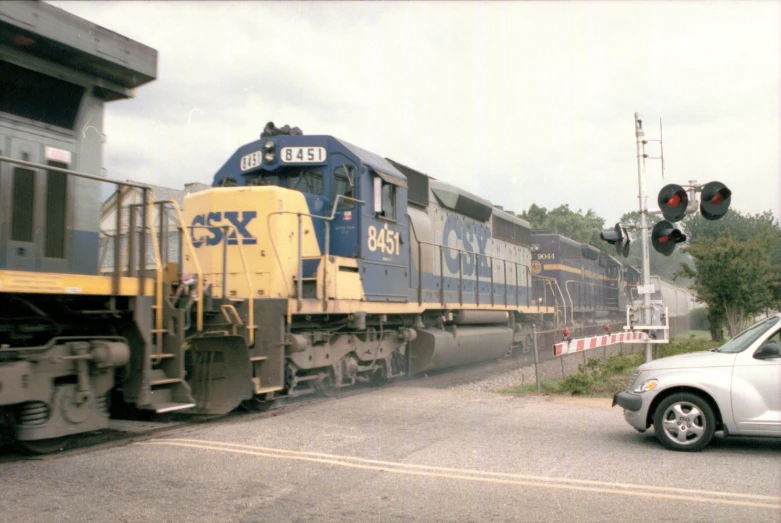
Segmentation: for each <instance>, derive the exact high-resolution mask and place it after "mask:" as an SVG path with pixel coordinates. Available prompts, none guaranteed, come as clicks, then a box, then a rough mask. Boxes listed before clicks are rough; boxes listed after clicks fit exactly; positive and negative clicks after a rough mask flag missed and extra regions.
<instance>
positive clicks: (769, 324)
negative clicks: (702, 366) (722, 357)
mask: <svg viewBox="0 0 781 523" xmlns="http://www.w3.org/2000/svg"><path fill="white" fill-rule="evenodd" d="M778 321H779V318H778V316H774V317H772V318H768V319H767V320H764V321H760V322H759V323H756V324H754V325H752V326H751V327H749V328H748V329H746V330H744V331H743V332H741V333H740V334H738V335H737V336H735V337H734V338H732V339H731V340H729V341H728V342H727V343H725V344H724V345H722V346H721V347H719V348H718V352H726V353H730V354H734V353H737V352H741V351H744V350H746V349H747V348H748V347H749V346H750V345H751V344H752V343H754V342H755V341H757V339H758V338H759V337H760V336H762V335H763V334H764V333H766V332H767V331H769V330H770V329H772V328H773V327H775V326H776V325H777V324H778Z"/></svg>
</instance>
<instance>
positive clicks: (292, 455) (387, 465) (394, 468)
mask: <svg viewBox="0 0 781 523" xmlns="http://www.w3.org/2000/svg"><path fill="white" fill-rule="evenodd" d="M198 443H209V444H208V445H203V444H198ZM137 445H168V446H175V447H189V448H196V449H203V450H214V451H217V452H228V453H232V454H244V455H249V456H260V457H267V458H275V459H287V460H294V461H309V462H313V463H325V464H329V465H338V466H341V467H347V468H354V469H363V470H378V471H384V472H393V473H396V474H407V475H413V476H428V477H439V478H448V479H462V480H467V481H481V482H485V483H498V484H505V485H522V486H528V487H541V488H552V489H560V490H578V491H585V492H598V493H602V494H621V495H626V496H638V497H646V498H659V499H676V500H681V501H695V502H703V503H708V502H710V503H717V504H722V505H740V506H746V507H755V508H769V509H776V510H779V509H781V504H771V503H758V502H752V501H740V500H732V499H718V498H714V497H697V496H684V495H679V494H663V493H657V492H647V490H650V488H649V487H648V486H646V485H637V486H633V487H632V488H638V489H642V490H621V489H619V488H600V487H596V486H588V487H587V486H579V485H566V484H557V483H556V482H557V481H558V482H567V483H589V484H599V485H604V486H611V487H620V488H626V487H627V486H628V485H622V484H619V483H607V482H596V481H595V482H590V481H588V480H572V479H568V478H545V479H544V481H521V480H518V479H501V478H500V477H490V476H504V477H519V478H523V477H529V478H535V479H536V477H535V476H523V475H513V474H506V475H505V474H504V473H498V472H484V471H478V470H461V469H447V468H444V467H429V466H426V465H409V464H405V463H393V462H382V461H376V460H364V459H362V458H354V457H351V456H332V457H333V458H336V459H327V458H324V457H320V458H318V457H312V456H331V455H329V454H318V453H305V452H296V451H286V450H281V449H267V448H264V447H251V446H248V445H237V444H225V443H221V442H209V441H203V440H187V439H170V440H150V441H146V442H140V443H137ZM216 445H220V446H216ZM228 445H230V446H234V447H243V448H229V447H228ZM245 449H247V450H245ZM249 449H264V451H259V450H249ZM348 460H354V461H362V462H365V463H376V464H372V465H369V464H366V465H364V464H362V463H350V462H348ZM415 469H427V470H415ZM435 470H442V471H448V470H452V471H454V472H459V473H445V472H435ZM465 473H466V474H475V475H466V474H465ZM540 479H543V478H540ZM656 488H657V489H664V490H674V491H678V492H685V490H684V489H672V488H667V489H665V487H656ZM643 490H645V492H644V491H643ZM694 492H698V493H703V494H705V493H707V494H709V495H715V496H733V497H745V498H760V499H770V500H775V499H779V498H776V497H774V496H755V495H750V494H740V493H724V492H708V491H694Z"/></svg>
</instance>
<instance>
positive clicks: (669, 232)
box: [651, 220, 686, 256]
mask: <svg viewBox="0 0 781 523" xmlns="http://www.w3.org/2000/svg"><path fill="white" fill-rule="evenodd" d="M685 241H686V235H685V234H683V233H682V232H681V231H679V230H678V229H676V228H675V226H674V225H673V224H672V223H670V222H668V221H667V220H662V221H660V222H659V223H657V224H656V225H654V229H653V231H651V242H652V243H653V245H654V250H656V252H658V253H661V254H664V255H665V256H669V255H671V254H672V253H673V251H674V250H675V244H676V243H681V242H685Z"/></svg>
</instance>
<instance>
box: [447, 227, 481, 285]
mask: <svg viewBox="0 0 781 523" xmlns="http://www.w3.org/2000/svg"><path fill="white" fill-rule="evenodd" d="M451 234H455V237H456V242H457V241H458V240H460V241H461V243H462V244H463V246H464V250H465V251H466V252H470V253H471V252H475V249H474V247H477V252H478V254H481V255H483V256H477V259H478V262H477V266H478V272H479V275H480V276H481V277H490V276H491V267H490V266H489V265H488V259H487V258H486V257H485V256H484V255H485V247H486V245H487V244H488V239H489V238H490V237H491V229H490V228H489V227H485V226H483V225H479V224H476V223H468V222H465V221H464V220H462V219H459V217H458V216H456V215H454V214H451V215H450V216H448V217H447V220H446V221H445V229H444V232H443V233H442V243H443V244H444V245H451V243H450V242H449V239H450V235H451ZM472 242H474V243H475V245H474V247H473V246H472ZM456 245H458V244H457V243H456ZM444 254H445V265H447V268H448V270H449V271H450V272H451V273H456V274H458V272H459V264H458V250H456V249H445V253H444ZM474 271H475V257H474V256H472V255H464V256H463V258H462V260H461V272H462V273H463V274H464V276H471V275H472V274H474Z"/></svg>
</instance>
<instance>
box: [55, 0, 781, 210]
mask: <svg viewBox="0 0 781 523" xmlns="http://www.w3.org/2000/svg"><path fill="white" fill-rule="evenodd" d="M50 3H52V4H54V5H56V6H58V7H60V8H62V9H64V10H66V11H69V12H71V13H73V14H76V15H78V16H81V17H83V18H86V19H88V20H90V21H92V22H94V23H96V24H99V25H102V26H104V27H106V28H108V29H111V30H113V31H117V32H119V33H120V34H122V35H125V36H127V37H130V38H132V39H134V40H137V41H139V42H141V43H143V44H145V45H148V46H150V47H153V48H155V49H157V51H158V53H159V54H158V78H157V80H156V81H154V82H152V83H151V84H148V85H146V86H143V87H141V88H139V89H138V90H137V91H136V98H135V99H133V100H128V101H120V102H112V103H110V104H108V106H107V111H106V117H105V120H104V122H103V127H104V128H103V132H104V133H105V134H106V135H107V142H106V146H105V151H104V165H105V167H106V169H107V170H108V173H109V176H110V177H112V178H120V179H133V180H139V181H143V182H147V183H153V184H158V185H165V186H169V187H177V188H181V187H182V185H183V184H184V183H187V182H205V183H210V182H211V179H212V176H213V175H214V173H215V171H217V169H218V168H219V167H220V166H221V165H222V164H223V163H224V162H225V160H226V159H227V158H228V157H229V156H230V155H231V154H232V153H233V152H234V150H235V149H237V148H238V147H239V146H240V145H242V144H245V143H247V142H250V141H253V140H255V139H257V138H258V136H259V134H260V131H261V130H262V128H263V126H264V125H265V123H266V122H268V121H274V122H275V123H276V124H277V125H278V126H281V125H283V124H290V125H295V126H299V127H301V129H302V130H303V131H304V133H305V134H330V135H334V136H337V137H339V138H342V139H344V140H346V141H348V142H352V143H354V144H355V145H359V146H361V147H363V148H365V149H368V150H370V151H372V152H375V153H377V154H380V155H381V156H383V157H388V158H392V159H394V160H396V161H399V162H401V163H404V164H407V165H409V166H411V167H414V168H416V169H418V170H420V171H422V172H425V173H427V174H429V175H431V176H434V177H435V178H439V179H442V180H445V181H448V182H451V183H453V184H456V185H458V186H461V187H463V188H465V189H467V190H469V191H472V192H474V193H476V194H478V195H480V196H483V197H486V198H488V199H489V200H491V201H492V202H493V203H494V204H498V205H503V206H504V207H505V208H509V209H511V210H515V211H522V210H525V209H528V207H529V206H530V205H531V204H532V203H536V204H537V205H541V206H544V207H547V208H548V209H551V208H553V207H556V206H558V205H561V204H569V205H570V207H571V208H573V209H574V210H578V209H582V210H584V211H585V210H586V209H589V208H591V209H593V210H594V211H595V212H596V213H597V214H599V215H600V216H601V217H603V218H605V219H606V220H607V222H608V224H611V223H613V222H615V221H617V220H618V218H619V217H620V216H621V215H622V214H623V213H624V212H628V211H631V210H637V208H638V200H637V191H638V183H637V163H636V156H635V155H636V151H635V135H634V123H633V114H634V113H635V112H640V113H642V114H643V116H644V120H645V127H646V136H647V138H649V139H658V138H659V119H660V118H661V119H662V120H663V124H664V155H665V160H666V162H665V168H666V170H665V177H664V179H662V176H661V165H660V162H658V161H649V162H648V163H647V173H648V176H647V192H648V195H649V198H648V200H649V204H650V205H651V206H652V207H656V195H657V193H658V191H659V189H661V187H662V186H664V185H665V184H667V183H687V182H688V181H689V180H697V181H698V182H700V183H705V182H708V181H712V180H718V181H721V182H723V183H725V184H727V185H728V186H729V187H730V188H731V189H732V190H733V197H732V205H733V208H735V209H738V210H740V211H741V212H750V213H755V212H761V211H765V210H772V211H773V212H774V214H775V215H776V216H781V160H780V158H779V144H781V107H779V99H780V96H779V94H780V93H781V86H780V85H779V83H780V79H781V71H780V70H779V65H780V64H781V56H779V54H780V50H781V36H780V32H779V20H781V3H779V2H776V1H764V2H731V3H722V2H705V1H703V2H670V3H666V2H656V1H655V2H637V3H635V2H630V1H622V2H593V3H590V2H577V3H575V2H539V3H535V2H532V3H528V2H523V3H521V2H518V3H513V2H495V3H494V2H492V3H478V2H474V3H472V2H464V1H461V2H453V3H449V2H430V3H424V2H421V3H416V2H410V3H406V2H405V3H372V2H317V3H306V2H304V3H299V2H281V3H278V2H219V3H209V2H201V1H198V2H170V3H167V2H160V3H158V2H89V3H87V2H71V1H68V2H50ZM647 152H648V153H649V154H650V155H651V156H658V153H659V146H658V144H657V143H650V144H649V146H648V151H647Z"/></svg>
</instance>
